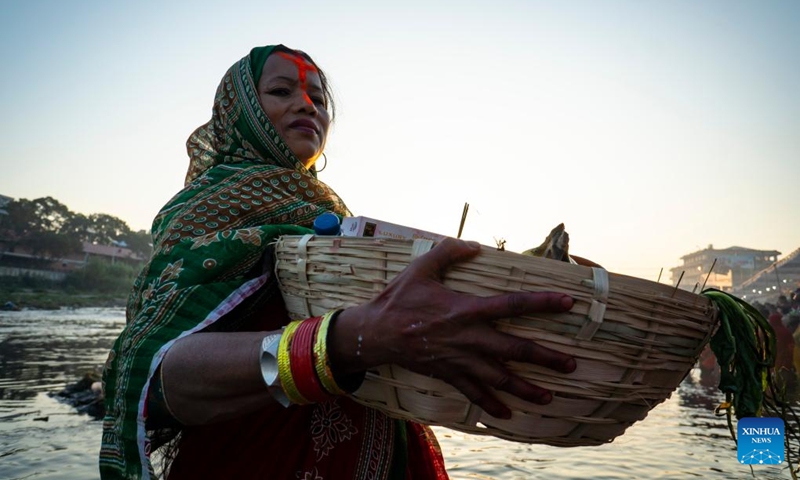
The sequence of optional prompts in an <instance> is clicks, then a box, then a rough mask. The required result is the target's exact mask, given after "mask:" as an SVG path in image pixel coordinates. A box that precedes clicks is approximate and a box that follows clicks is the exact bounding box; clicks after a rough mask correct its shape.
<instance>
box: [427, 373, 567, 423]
mask: <svg viewBox="0 0 800 480" xmlns="http://www.w3.org/2000/svg"><path fill="white" fill-rule="evenodd" d="M459 370H463V371H464V372H468V374H457V373H455V372H457V371H459ZM442 379H443V380H444V381H446V382H448V383H450V384H451V385H453V386H454V387H455V388H457V389H458V390H460V391H461V393H463V394H464V396H465V397H467V398H468V399H469V401H470V402H472V403H474V404H475V405H478V406H479V407H481V408H482V409H483V410H485V411H486V412H487V413H489V415H492V416H493V417H497V418H509V417H510V416H511V411H510V410H509V409H508V407H507V406H506V405H505V404H503V402H501V401H500V400H499V399H498V398H497V397H496V396H495V395H494V393H493V391H492V390H491V389H490V388H487V387H491V388H493V389H494V390H500V391H503V392H507V393H510V394H511V395H514V396H515V397H518V398H521V399H522V400H525V401H528V402H532V403H537V404H539V405H546V404H548V403H550V402H551V401H552V400H553V395H552V394H551V393H550V392H549V391H548V390H546V389H544V388H541V387H538V386H536V385H532V384H530V383H528V382H526V381H525V380H523V379H522V378H520V377H518V376H516V375H514V374H513V373H511V372H510V371H509V370H508V369H507V368H505V367H504V366H502V365H501V364H500V363H498V362H493V361H483V360H482V361H470V362H469V365H463V366H461V368H460V369H452V368H451V369H449V370H447V374H446V375H445V376H444V378H442Z"/></svg>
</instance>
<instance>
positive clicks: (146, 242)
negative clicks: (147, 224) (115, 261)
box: [121, 230, 153, 258]
mask: <svg viewBox="0 0 800 480" xmlns="http://www.w3.org/2000/svg"><path fill="white" fill-rule="evenodd" d="M121 240H122V241H124V242H125V243H126V244H127V245H128V248H130V249H131V251H133V252H134V253H136V254H137V255H139V256H140V257H142V258H150V255H152V253H153V243H152V241H153V240H152V237H151V236H150V233H148V232H146V231H145V230H139V231H138V232H130V233H129V234H128V235H125V236H123V237H122V238H121Z"/></svg>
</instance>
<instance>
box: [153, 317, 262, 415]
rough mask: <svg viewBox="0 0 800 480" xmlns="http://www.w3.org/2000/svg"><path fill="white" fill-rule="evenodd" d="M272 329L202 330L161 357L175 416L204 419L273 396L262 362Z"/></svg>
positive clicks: (234, 412) (240, 412)
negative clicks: (261, 330) (267, 330)
mask: <svg viewBox="0 0 800 480" xmlns="http://www.w3.org/2000/svg"><path fill="white" fill-rule="evenodd" d="M269 333H270V332H211V333H204V332H199V333H195V334H192V335H189V336H186V337H183V338H181V339H180V340H178V341H176V342H175V344H174V345H173V346H172V347H171V348H170V349H169V351H168V352H167V354H166V356H165V357H164V360H163V361H162V363H161V369H162V380H163V382H164V384H163V389H164V396H165V399H166V402H167V404H168V405H169V409H170V412H171V413H172V415H174V416H175V418H176V420H178V421H179V422H180V423H182V424H184V425H203V424H207V423H213V422H217V421H221V420H227V419H230V418H235V417H238V416H241V415H244V414H246V413H250V412H253V411H255V410H258V409H259V408H261V407H263V406H264V405H266V404H267V403H269V402H273V401H274V400H273V399H272V397H271V396H270V395H269V393H268V392H267V387H266V385H265V384H264V380H263V379H262V377H261V368H260V363H259V361H260V358H261V340H262V339H263V338H264V337H265V336H267V335H268V334H269Z"/></svg>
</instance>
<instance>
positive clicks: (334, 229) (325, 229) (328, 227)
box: [314, 213, 340, 235]
mask: <svg viewBox="0 0 800 480" xmlns="http://www.w3.org/2000/svg"><path fill="white" fill-rule="evenodd" d="M339 229H340V226H339V217H337V216H336V215H334V214H332V213H323V214H322V215H320V216H318V217H317V218H315V219H314V233H316V234H317V235H339Z"/></svg>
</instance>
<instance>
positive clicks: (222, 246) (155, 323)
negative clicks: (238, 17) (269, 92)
mask: <svg viewBox="0 0 800 480" xmlns="http://www.w3.org/2000/svg"><path fill="white" fill-rule="evenodd" d="M274 48H275V47H259V48H256V49H253V51H251V52H250V54H249V55H248V56H246V57H244V58H242V59H241V60H240V61H239V62H237V63H236V64H234V65H233V66H232V67H231V68H230V69H229V70H228V72H227V73H226V74H225V76H224V78H223V79H222V81H221V83H220V85H219V87H218V89H217V92H216V96H215V98H214V107H213V112H212V116H211V120H210V121H209V122H208V123H206V124H205V125H203V126H201V127H199V128H198V129H197V130H195V131H194V133H192V135H191V136H190V137H189V140H188V141H187V143H186V147H187V151H188V153H189V157H190V166H189V170H188V173H187V175H186V185H185V188H184V189H183V190H181V191H180V192H179V193H178V194H177V195H175V197H173V198H172V199H171V200H170V201H169V202H168V203H167V204H166V205H165V206H164V207H163V209H162V210H161V211H160V213H159V214H158V215H157V216H156V218H155V220H154V221H153V226H152V235H153V246H154V253H153V256H152V258H151V260H150V262H149V263H148V264H147V265H146V266H145V267H144V269H143V270H142V272H141V273H140V274H139V276H138V278H137V279H136V281H135V282H134V286H133V291H132V293H131V296H130V298H129V300H128V308H127V326H126V328H125V329H124V330H123V331H122V333H121V334H120V336H119V338H118V339H117V341H116V342H115V344H114V347H113V348H112V350H111V352H110V353H109V356H108V360H107V362H106V366H105V371H104V375H103V389H104V392H105V406H106V416H105V418H104V420H103V437H102V445H101V450H100V472H101V476H102V478H104V479H110V478H115V479H119V478H125V479H129V478H130V479H133V478H150V477H155V474H154V470H153V467H152V465H151V463H150V453H151V433H152V432H147V431H146V430H145V418H146V403H147V402H146V400H147V393H148V389H149V386H150V379H151V377H152V376H153V374H154V372H155V371H156V369H157V368H158V366H159V364H160V362H161V360H162V359H163V357H164V354H165V353H166V352H167V350H168V349H169V347H170V346H171V345H172V344H173V343H174V342H175V341H176V340H177V339H179V338H181V337H184V336H186V335H190V334H192V333H194V332H197V331H200V330H203V329H206V328H208V327H210V326H212V325H214V327H213V328H217V329H222V330H233V329H235V323H236V322H237V318H238V319H241V317H243V316H247V315H249V314H253V313H255V312H257V311H258V307H259V305H260V304H259V301H258V299H259V298H262V297H264V296H265V295H266V293H265V290H267V289H268V288H275V286H274V284H272V283H270V284H268V283H267V281H268V280H269V279H270V276H271V272H264V271H262V270H263V267H262V260H263V256H264V253H265V251H266V249H267V245H268V244H269V243H270V242H272V241H274V239H275V238H277V237H278V236H279V235H284V234H295V235H297V234H303V233H308V232H309V230H308V227H310V226H311V225H312V223H313V221H314V218H316V217H317V216H318V215H319V214H321V213H323V212H326V211H331V212H334V213H337V214H339V215H347V214H349V212H348V210H347V207H346V206H345V205H344V203H343V202H342V200H341V199H340V198H339V197H338V196H337V195H336V193H334V192H333V191H332V190H331V189H330V188H329V187H327V186H326V185H325V184H323V183H322V182H320V181H318V180H317V179H316V174H315V172H314V171H313V170H311V171H309V170H307V169H306V168H305V167H304V166H303V165H302V164H301V162H300V161H299V160H298V159H297V158H296V157H295V156H294V154H293V153H292V152H291V151H290V150H289V148H288V147H287V146H286V144H285V143H284V142H283V140H282V139H281V138H280V137H279V135H278V133H277V131H276V130H275V127H274V126H273V125H272V123H271V122H270V120H269V119H268V118H267V116H266V114H265V113H264V111H263V109H262V108H261V105H260V104H259V102H258V94H257V90H256V84H257V80H256V79H257V78H258V76H260V74H261V68H262V66H263V63H264V61H265V60H266V58H267V57H268V56H269V54H270V53H272V51H273V49H274ZM254 70H255V71H254ZM270 285H271V286H270ZM267 293H268V292H267ZM234 308H236V312H235V314H234V315H228V314H229V313H230V312H231V311H232V310H233V309H234Z"/></svg>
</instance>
